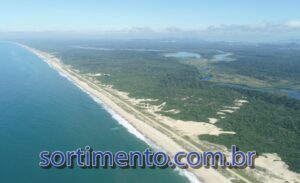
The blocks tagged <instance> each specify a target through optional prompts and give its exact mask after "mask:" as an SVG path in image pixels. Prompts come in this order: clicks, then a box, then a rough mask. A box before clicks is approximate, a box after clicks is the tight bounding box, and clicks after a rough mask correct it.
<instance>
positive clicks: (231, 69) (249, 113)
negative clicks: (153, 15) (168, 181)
mask: <svg viewBox="0 0 300 183" xmlns="http://www.w3.org/2000/svg"><path fill="white" fill-rule="evenodd" d="M27 44H30V45H32V46H33V47H36V48H39V49H42V50H44V51H50V52H52V53H54V54H55V55H56V56H58V57H61V58H62V60H63V62H64V63H65V64H69V65H72V66H73V67H74V68H76V69H79V70H80V72H82V73H93V74H95V73H102V74H104V75H101V76H97V77H96V79H98V80H100V81H101V82H102V83H105V84H110V85H113V86H114V88H116V89H118V90H120V91H125V92H129V93H130V96H131V97H134V98H151V99H158V100H157V101H152V102H149V103H151V104H157V105H158V104H161V103H163V102H166V105H165V106H164V108H163V110H162V111H161V113H162V114H164V115H167V116H170V117H173V118H175V119H182V120H193V121H204V122H207V121H208V118H209V117H217V118H218V117H219V116H217V112H218V111H220V110H221V109H224V108H223V106H232V104H233V103H234V101H235V100H236V99H243V98H246V99H247V100H248V101H249V103H246V104H244V105H243V106H242V107H241V108H240V109H239V110H238V111H236V112H234V113H231V114H230V113H228V114H226V118H223V119H220V120H219V121H218V122H217V123H216V125H217V126H218V127H221V128H222V129H224V130H228V131H234V132H236V135H220V136H218V137H216V136H209V135H203V136H200V137H199V138H200V139H202V140H208V141H210V142H214V143H218V144H223V145H226V146H228V147H229V146H231V145H232V144H236V145H237V146H238V147H239V148H240V149H241V150H253V149H255V150H257V152H258V153H259V154H262V153H277V154H279V156H280V157H281V158H282V159H283V160H284V161H285V162H286V163H287V164H288V165H289V168H290V169H291V170H293V171H297V172H300V166H299V163H298V162H300V153H299V152H300V138H299V134H300V131H299V130H300V101H299V100H296V99H292V98H288V97H285V96H283V95H282V94H280V93H278V92H271V93H269V92H265V91H262V92H259V91H252V90H248V89H247V90H246V89H244V88H238V87H231V86H228V85H226V84H228V83H234V84H241V85H246V86H255V87H256V88H260V89H262V88H279V87H284V88H291V89H295V88H296V89H297V87H298V86H299V82H300V81H299V78H300V60H299V58H300V57H299V56H300V54H299V53H298V52H299V51H298V50H297V49H299V47H300V46H299V45H243V44H227V43H207V42H200V41H194V42H193V41H184V40H178V41H177V42H176V43H174V42H166V41H165V40H148V41H147V40H135V41H124V40H123V41H77V42H70V41H64V42H63V41H60V42H55V41H48V42H47V44H45V42H43V41H40V42H37V41H35V42H27ZM74 45H77V46H78V45H80V46H88V47H89V48H90V47H92V48H94V47H95V48H105V49H98V50H97V49H79V48H74V47H72V46H74ZM136 48H138V49H141V48H142V49H143V50H134V49H136ZM147 49H149V50H148V51H147ZM216 50H222V51H225V52H230V53H233V54H234V55H233V56H232V57H234V58H235V61H213V60H212V58H213V56H214V55H215V54H217V53H218V51H216ZM178 51H186V52H193V53H198V54H200V55H201V56H202V57H201V58H200V59H182V58H181V59H178V58H173V57H164V53H170V52H178ZM207 74H210V75H212V77H213V78H212V79H211V80H209V81H204V80H203V77H204V76H206V75H207ZM278 83H279V84H278ZM170 109H176V110H179V111H180V112H179V113H177V114H174V113H169V112H167V111H168V110H170Z"/></svg>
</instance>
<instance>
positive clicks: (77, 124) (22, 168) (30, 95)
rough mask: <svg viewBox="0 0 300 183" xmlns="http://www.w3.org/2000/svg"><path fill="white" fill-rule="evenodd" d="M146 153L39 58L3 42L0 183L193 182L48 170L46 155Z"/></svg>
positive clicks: (155, 173)
mask: <svg viewBox="0 0 300 183" xmlns="http://www.w3.org/2000/svg"><path fill="white" fill-rule="evenodd" d="M86 145H90V146H91V147H93V149H95V150H102V151H104V150H111V151H117V150H124V151H130V150H144V149H145V148H146V147H147V145H146V144H145V143H144V142H143V141H141V140H139V139H138V138H136V137H135V136H134V135H132V134H130V133H129V132H128V130H127V129H125V128H124V127H123V126H121V125H120V124H119V123H118V122H117V121H116V120H115V119H113V118H112V116H111V115H110V114H109V113H108V112H107V111H106V110H104V108H103V107H101V106H100V105H99V104H97V103H96V102H95V101H93V100H92V99H91V97H89V96H88V95H87V94H86V93H84V92H82V91H81V90H80V89H79V88H78V87H76V86H75V85H73V84H72V83H71V82H69V81H68V80H67V79H66V78H64V77H62V76H60V75H59V74H58V73H57V72H56V71H55V70H53V69H51V68H50V67H49V66H48V65H47V64H46V63H45V62H43V61H42V60H41V59H40V58H38V57H36V56H35V55H33V54H32V53H30V52H28V51H27V50H25V49H23V48H21V47H20V46H17V45H15V44H12V43H7V42H0V157H1V161H0V182H1V183H35V182H43V183H48V182H49V183H50V182H51V183H52V182H64V183H68V182H72V183H76V182H103V183H114V182H122V183H137V182H138V183H144V182H149V183H150V182H151V183H152V182H156V183H160V182H170V183H183V182H188V180H187V178H186V177H184V176H181V175H179V174H178V172H176V171H174V170H171V169H157V168H156V169H149V168H148V169H139V168H137V169H120V168H115V169H111V168H108V169H102V168H99V169H81V168H78V167H75V168H74V169H70V168H65V169H55V168H50V169H43V168H40V167H39V166H38V163H39V161H40V160H39V153H40V151H42V150H49V151H54V150H62V151H67V150H75V149H77V148H78V147H81V148H84V147H85V146H86Z"/></svg>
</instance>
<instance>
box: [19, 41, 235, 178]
mask: <svg viewBox="0 0 300 183" xmlns="http://www.w3.org/2000/svg"><path fill="white" fill-rule="evenodd" d="M16 44H17V45H19V46H21V47H23V48H25V49H26V50H28V51H30V52H31V53H33V54H35V55H36V56H38V57H39V58H41V59H42V60H43V61H45V62H46V63H47V64H48V65H49V66H50V67H51V68H53V69H54V70H56V71H57V72H59V74H60V75H62V76H64V77H66V78H67V79H68V80H70V81H71V82H72V83H73V84H75V85H76V86H77V87H79V88H80V89H81V90H82V91H84V92H86V93H87V94H88V95H90V96H91V97H92V98H93V100H95V101H96V102H97V103H100V104H101V105H102V106H103V107H104V108H105V109H106V110H107V111H108V112H109V113H110V114H111V115H112V117H113V118H114V119H116V120H117V121H118V123H120V124H121V125H122V126H124V127H125V128H127V130H128V131H129V132H130V133H132V134H134V135H135V136H136V137H137V138H139V139H140V140H142V141H144V142H146V143H147V144H148V145H150V146H151V147H153V148H156V149H157V148H158V149H161V150H163V151H166V152H167V153H168V154H169V155H170V156H171V157H173V156H174V154H175V153H176V152H178V151H187V150H186V149H185V148H183V147H182V146H181V145H180V144H178V143H177V142H175V141H174V140H173V138H174V137H170V136H168V135H166V134H164V133H162V132H161V131H159V130H157V129H156V128H154V127H153V126H152V125H149V124H148V123H145V122H144V121H143V120H141V119H140V118H139V117H137V116H136V115H134V114H132V113H129V112H128V111H126V110H124V108H122V107H121V106H122V101H119V99H118V98H117V97H115V96H113V95H112V94H110V93H108V92H107V91H105V90H104V89H102V88H101V87H99V86H98V85H96V84H95V83H92V82H90V81H89V80H87V79H85V78H84V77H82V76H80V74H78V73H76V72H75V71H73V70H71V68H70V67H68V66H66V65H64V64H63V63H61V62H60V60H59V59H58V58H56V57H54V56H52V55H51V54H49V53H46V52H42V51H39V50H37V49H34V48H31V47H29V46H26V45H22V44H18V43H16ZM132 110H134V109H132ZM134 112H138V111H134ZM141 115H142V114H141ZM143 117H145V116H143ZM145 118H147V117H145ZM153 125H155V124H153ZM172 135H173V134H172ZM175 170H179V173H180V174H181V175H184V176H186V177H187V178H188V180H189V181H190V182H192V183H196V182H230V180H229V179H228V178H226V177H225V176H223V175H222V174H221V173H219V172H218V171H216V170H214V169H205V168H200V169H191V168H189V169H187V170H186V169H175ZM196 177H197V178H196Z"/></svg>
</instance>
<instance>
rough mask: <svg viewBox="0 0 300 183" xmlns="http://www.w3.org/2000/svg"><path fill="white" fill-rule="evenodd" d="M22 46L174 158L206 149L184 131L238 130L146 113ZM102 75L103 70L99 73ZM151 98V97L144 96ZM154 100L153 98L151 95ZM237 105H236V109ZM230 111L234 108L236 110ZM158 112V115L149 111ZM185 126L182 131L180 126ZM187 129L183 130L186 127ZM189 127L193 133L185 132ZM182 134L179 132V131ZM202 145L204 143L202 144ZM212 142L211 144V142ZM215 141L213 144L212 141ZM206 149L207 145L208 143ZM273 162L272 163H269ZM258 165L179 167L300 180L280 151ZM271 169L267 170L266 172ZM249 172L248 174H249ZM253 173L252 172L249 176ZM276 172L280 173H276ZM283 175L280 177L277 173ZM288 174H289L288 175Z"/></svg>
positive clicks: (207, 175) (188, 173) (196, 174)
mask: <svg viewBox="0 0 300 183" xmlns="http://www.w3.org/2000/svg"><path fill="white" fill-rule="evenodd" d="M14 44H17V45H18V46H21V47H23V48H24V49H26V50H28V51H30V52H31V53H33V54H35V55H36V56H38V57H39V58H41V59H42V60H43V61H44V62H46V63H47V64H48V65H49V66H50V67H51V68H52V69H54V70H56V71H57V72H58V73H59V74H60V75H61V76H63V77H65V78H66V79H68V80H69V81H70V82H72V83H73V84H74V85H75V86H77V87H78V88H80V89H81V90H82V91H83V92H85V93H87V94H88V95H89V96H90V97H91V98H92V99H93V100H94V101H95V102H96V103H98V104H100V105H101V106H102V107H103V108H104V109H105V110H106V111H107V112H108V113H109V114H110V115H111V116H112V117H113V118H114V119H115V120H116V121H117V122H118V123H119V124H120V125H122V126H123V127H125V128H126V129H127V130H128V132H129V133H131V134H133V135H135V136H136V137H137V138H138V139H140V140H142V141H143V142H145V143H146V144H148V145H149V146H150V147H152V148H154V149H156V150H159V151H165V152H167V153H168V154H169V156H170V157H171V158H172V157H174V155H175V153H176V152H179V151H185V152H188V151H198V152H203V151H204V150H203V149H202V148H203V147H202V145H203V144H198V143H197V144H196V145H195V142H196V141H195V140H194V139H186V138H184V135H192V136H195V137H196V136H197V134H198V133H199V132H200V133H204V134H211V135H218V134H220V133H234V132H227V131H222V129H218V128H216V127H215V126H214V123H215V122H216V121H217V119H215V118H209V122H192V121H188V122H183V121H180V120H173V119H170V118H166V117H164V116H161V115H155V110H157V109H159V108H160V106H154V108H155V110H152V109H148V110H147V112H148V113H143V112H142V111H140V110H137V109H136V108H135V107H134V105H133V104H135V103H136V102H138V101H139V100H140V99H132V98H129V97H128V94H126V93H124V92H121V91H118V90H115V89H113V88H112V87H111V86H107V85H102V84H100V83H99V82H97V81H95V80H93V78H90V77H88V76H89V75H88V76H86V75H84V74H82V73H79V71H78V70H75V69H72V68H71V66H68V65H65V64H63V63H62V62H61V61H60V59H58V58H56V57H55V56H53V55H51V54H49V53H47V52H43V51H40V50H37V49H35V48H31V47H29V46H26V45H22V44H19V43H14ZM97 75H99V73H98V74H97ZM142 100H149V99H142ZM150 100H151V99H150ZM243 103H247V101H246V100H237V101H236V106H238V107H235V108H239V107H240V106H241V105H243ZM233 108H234V107H232V109H233ZM230 112H234V111H233V110H232V111H230ZM148 114H150V116H151V114H152V115H155V116H154V118H152V117H153V116H152V117H149V115H148ZM179 128H180V129H181V130H180V131H178V129H179ZM182 130H183V131H182ZM185 130H186V131H187V132H189V134H187V133H184V132H185ZM177 132H178V133H179V134H178V133H177ZM199 145H200V146H199ZM208 145H209V144H208ZM210 145H213V144H210ZM204 149H205V146H204ZM269 164H272V165H273V166H272V167H269V166H268V165H269ZM256 165H257V166H259V167H262V168H263V169H264V171H260V170H253V169H250V168H249V169H246V170H245V172H244V171H236V170H233V169H223V170H221V169H213V168H208V169H207V168H199V169H192V168H189V169H179V168H175V171H177V172H179V174H180V175H182V176H185V177H187V179H188V180H189V181H190V182H192V183H198V182H202V183H205V182H209V183H210V182H218V183H219V182H231V181H232V180H237V181H241V182H246V183H248V182H257V181H258V180H259V181H258V182H260V181H262V182H270V183H271V182H272V183H273V182H282V181H283V180H286V181H289V182H298V180H300V175H299V174H297V173H294V172H291V171H289V170H288V168H287V165H286V164H285V163H284V162H283V161H281V159H280V157H279V156H278V155H277V154H270V153H266V154H262V156H260V157H259V158H257V162H256ZM265 171H267V172H265ZM245 173H246V174H245ZM249 175H252V176H253V178H252V176H250V177H249ZM275 175H276V176H275ZM278 175H280V177H277V176H278ZM284 175H288V178H286V177H285V178H284V177H283V176H284Z"/></svg>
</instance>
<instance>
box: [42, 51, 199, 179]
mask: <svg viewBox="0 0 300 183" xmlns="http://www.w3.org/2000/svg"><path fill="white" fill-rule="evenodd" d="M37 56H39V55H37ZM40 58H41V57H40ZM41 59H42V60H43V61H44V62H46V63H47V64H48V65H49V66H50V68H52V69H54V70H55V71H57V72H58V73H59V75H60V76H62V77H64V78H66V79H67V80H68V81H70V82H71V83H72V84H74V85H75V86H77V87H78V88H79V89H80V90H81V91H83V92H84V93H86V94H87V95H88V96H89V97H91V98H92V99H93V100H94V101H95V102H96V103H98V104H99V105H100V106H102V107H103V108H104V109H105V110H106V111H107V112H108V113H109V114H110V115H111V116H112V118H114V119H115V120H116V121H117V122H118V123H119V124H120V125H121V126H123V127H124V128H126V129H127V130H128V132H129V133H131V134H133V135H134V136H135V137H137V138H138V139H140V140H142V141H143V142H145V143H146V144H147V145H149V146H150V147H151V148H153V149H154V150H156V151H164V150H163V149H162V148H161V147H159V146H158V145H156V144H155V143H154V142H152V141H151V140H150V139H148V138H146V137H145V136H144V135H143V134H142V133H140V132H139V131H138V130H137V129H136V128H134V127H133V126H132V125H131V124H130V123H129V122H128V121H127V120H126V119H124V118H123V117H122V116H120V115H119V114H118V113H116V112H115V111H114V110H113V109H111V108H110V107H108V106H107V105H106V104H105V103H104V102H102V101H101V100H100V99H99V98H98V97H96V96H94V95H93V94H91V93H90V92H89V91H87V90H85V89H84V88H82V87H81V86H80V85H78V84H77V83H76V82H75V81H73V80H72V79H71V78H70V77H69V76H68V75H66V74H65V73H63V72H61V71H60V70H58V69H56V68H55V67H53V65H52V64H51V63H49V61H48V60H46V59H44V58H41ZM175 171H176V172H178V174H179V175H181V176H184V177H186V178H187V179H188V180H189V181H190V182H191V183H201V182H200V181H199V180H198V179H197V177H196V176H195V175H194V174H192V173H191V172H189V171H187V170H185V169H179V168H175Z"/></svg>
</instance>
